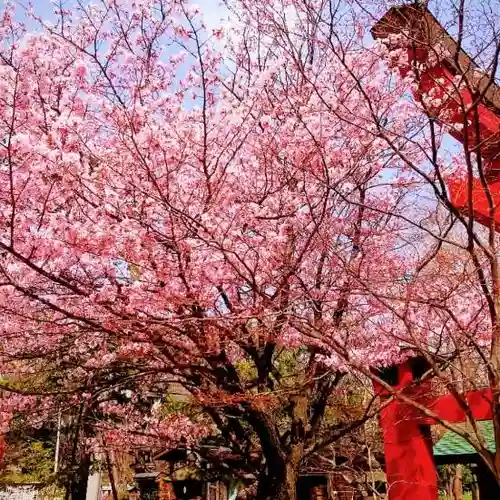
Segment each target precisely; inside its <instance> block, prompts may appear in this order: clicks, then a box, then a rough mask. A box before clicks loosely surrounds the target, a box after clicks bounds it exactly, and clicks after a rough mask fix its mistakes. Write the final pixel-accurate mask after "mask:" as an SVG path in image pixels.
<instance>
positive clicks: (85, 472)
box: [70, 455, 90, 500]
mask: <svg viewBox="0 0 500 500" xmlns="http://www.w3.org/2000/svg"><path fill="white" fill-rule="evenodd" d="M89 472H90V455H84V456H83V457H82V461H81V462H80V465H79V467H78V469H77V471H76V473H75V475H74V476H73V479H72V481H71V486H70V491H71V500H85V499H86V497H87V484H88V481H89Z"/></svg>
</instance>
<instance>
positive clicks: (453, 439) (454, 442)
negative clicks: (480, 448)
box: [434, 420, 495, 457]
mask: <svg viewBox="0 0 500 500" xmlns="http://www.w3.org/2000/svg"><path fill="white" fill-rule="evenodd" d="M477 426H478V428H479V429H480V430H481V433H482V435H483V436H484V440H485V441H486V446H487V448H488V449H489V450H490V451H492V452H494V451H495V435H494V431H493V422H492V421H491V420H485V421H483V422H478V423H477ZM460 427H462V428H465V426H464V425H461V426H460ZM476 453H477V451H476V450H475V449H474V447H473V446H472V445H471V444H470V443H468V442H467V441H466V440H465V439H464V438H463V437H462V436H459V435H458V434H456V433H455V432H453V431H448V432H446V433H445V434H444V435H443V437H442V438H441V439H440V440H439V441H438V442H437V443H436V444H435V445H434V456H436V457H443V456H450V455H475V454H476Z"/></svg>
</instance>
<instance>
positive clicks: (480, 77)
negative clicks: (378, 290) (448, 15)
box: [372, 3, 500, 500]
mask: <svg viewBox="0 0 500 500" xmlns="http://www.w3.org/2000/svg"><path fill="white" fill-rule="evenodd" d="M372 34H373V36H374V38H378V39H382V40H383V41H384V42H385V43H386V45H388V46H389V48H390V49H400V50H403V53H404V52H406V54H407V63H406V64H404V65H403V66H401V67H400V72H401V73H402V75H403V76H405V75H407V74H408V73H409V72H412V73H413V76H414V78H415V81H416V84H417V85H416V88H415V90H414V96H415V99H416V100H417V101H419V102H420V103H421V104H422V106H423V108H424V111H425V112H426V113H427V114H428V115H429V117H432V118H433V119H434V120H436V121H438V122H441V123H443V124H445V125H447V126H448V127H449V130H450V134H451V135H452V136H453V137H454V138H455V139H457V140H458V141H459V142H461V143H462V144H463V145H464V148H465V151H466V152H467V153H472V154H474V155H476V158H478V161H481V162H482V165H483V170H484V172H485V176H484V177H483V178H482V179H477V178H473V179H472V181H470V180H469V179H468V178H466V179H453V180H452V181H450V182H449V183H448V186H447V187H448V189H449V192H450V198H451V202H452V204H453V205H454V207H455V208H457V209H458V211H459V212H461V213H463V214H464V215H466V216H468V217H472V218H474V219H475V220H477V221H478V222H480V223H481V224H484V225H486V226H488V227H494V228H495V229H496V230H499V229H500V214H499V213H498V211H497V210H496V204H498V202H499V201H500V111H499V110H500V89H499V88H498V87H497V85H496V84H495V82H494V80H493V78H491V77H489V76H488V75H486V74H484V73H483V72H481V71H480V70H479V68H478V67H477V66H476V65H475V64H474V62H473V61H472V60H471V59H470V58H469V56H468V55H467V54H466V53H465V51H464V50H463V49H462V47H459V46H458V44H457V42H456V41H455V40H454V39H453V38H452V37H451V36H450V35H449V34H448V33H447V32H446V30H445V29H444V28H443V27H442V26H441V24H440V23H439V22H438V21H437V20H436V18H435V17H434V16H433V15H432V14H431V13H430V12H429V10H427V8H426V7H424V6H422V5H421V4H420V3H415V4H413V5H405V6H400V7H393V8H392V9H390V10H389V11H388V12H387V13H386V15H385V16H384V17H383V18H382V19H381V20H380V21H379V22H378V23H377V24H376V25H375V26H374V27H373V29H372ZM429 97H430V99H428V98H429ZM489 196H491V200H492V202H493V204H491V202H490V201H489V200H488V197H489ZM419 363H421V360H410V361H408V362H406V363H403V364H402V365H400V366H397V367H393V368H392V374H391V375H390V376H389V379H391V378H392V381H391V385H392V386H393V387H394V388H395V389H398V390H401V391H406V392H407V393H408V394H409V395H411V396H412V397H413V398H414V399H415V400H416V401H418V402H419V403H420V404H423V405H424V406H426V407H428V408H429V409H431V410H432V411H433V412H434V413H435V414H437V415H438V417H439V418H441V419H443V420H448V421H449V422H454V423H457V422H463V421H465V414H464V411H463V409H462V408H460V406H459V404H458V402H457V401H456V400H455V398H453V397H452V396H451V395H447V396H442V397H434V398H433V397H431V396H430V395H429V392H430V389H431V388H430V385H429V382H423V383H418V377H419V376H420V375H421V373H420V372H421V370H420V369H419V368H418V364H419ZM389 371H390V370H389ZM386 375H387V374H386ZM377 390H378V391H380V393H381V394H382V395H384V394H385V395H386V396H389V394H388V393H387V392H386V391H385V390H384V388H383V387H377ZM466 399H467V400H468V403H469V406H470V408H471V409H472V413H473V415H474V418H475V419H477V420H485V419H490V418H491V407H492V404H491V392H490V391H489V390H484V391H477V392H471V393H467V394H466ZM433 423H435V422H433V421H432V420H431V419H428V418H426V417H424V416H423V415H422V414H421V413H420V412H419V411H417V410H416V409H415V408H414V407H410V406H409V405H406V404H404V403H402V402H401V401H393V402H392V403H391V404H390V405H389V406H387V407H386V408H385V409H384V410H383V411H382V415H381V424H382V427H383V432H384V445H385V455H386V473H387V479H388V483H389V499H390V500H406V499H408V498H418V499H419V500H436V499H437V495H438V493H437V475H436V471H435V463H434V459H433V455H432V443H431V442H430V432H429V425H431V424H433ZM485 481H486V480H485ZM484 484H485V483H484ZM484 488H487V487H486V486H484V487H483V490H484ZM489 488H490V490H488V492H487V493H485V495H486V498H500V492H499V491H498V486H495V485H493V486H492V485H491V484H490V486H489Z"/></svg>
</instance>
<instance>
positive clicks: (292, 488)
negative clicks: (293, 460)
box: [276, 464, 298, 500]
mask: <svg viewBox="0 0 500 500" xmlns="http://www.w3.org/2000/svg"><path fill="white" fill-rule="evenodd" d="M297 479H298V473H297V471H296V470H294V467H293V466H292V465H290V464H289V465H287V466H286V469H285V478H284V481H283V483H282V484H281V488H280V491H279V492H278V496H277V497H276V498H277V499H278V500H296V499H297Z"/></svg>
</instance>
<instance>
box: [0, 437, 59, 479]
mask: <svg viewBox="0 0 500 500" xmlns="http://www.w3.org/2000/svg"><path fill="white" fill-rule="evenodd" d="M18 452H19V453H18V454H17V456H16V457H13V459H12V460H10V461H9V463H8V467H6V470H5V471H4V473H3V474H2V475H1V476H0V483H2V484H25V483H42V484H47V483H48V482H50V480H51V479H52V470H53V467H54V453H53V450H52V448H49V447H46V446H45V445H44V443H42V442H40V441H33V442H30V443H28V444H25V445H24V446H21V449H20V450H18Z"/></svg>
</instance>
